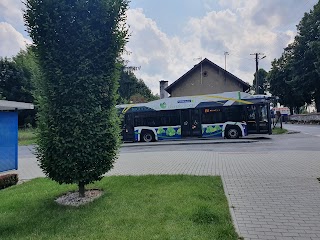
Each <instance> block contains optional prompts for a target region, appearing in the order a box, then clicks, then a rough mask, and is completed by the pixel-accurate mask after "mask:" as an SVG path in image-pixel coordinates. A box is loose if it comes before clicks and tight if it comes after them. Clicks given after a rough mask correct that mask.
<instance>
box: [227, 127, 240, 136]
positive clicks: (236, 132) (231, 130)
mask: <svg viewBox="0 0 320 240" xmlns="http://www.w3.org/2000/svg"><path fill="white" fill-rule="evenodd" d="M240 136H241V132H240V128H239V127H236V126H234V127H227V128H226V130H225V137H226V138H228V139H237V138H239V137H240Z"/></svg>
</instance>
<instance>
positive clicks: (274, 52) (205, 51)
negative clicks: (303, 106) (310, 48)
mask: <svg viewBox="0 0 320 240" xmlns="http://www.w3.org/2000/svg"><path fill="white" fill-rule="evenodd" d="M181 2H183V1H181ZM317 2H318V0H308V1H301V0H287V1H279V0H268V1H264V0H250V1H248V0H219V1H216V0H202V1H200V2H199V3H197V4H204V5H203V6H204V9H205V11H207V12H206V13H204V14H203V16H202V17H197V18H196V17H192V18H191V17H190V16H188V19H189V20H188V21H185V22H184V26H183V27H182V28H181V29H182V31H180V32H179V33H176V34H171V35H169V34H168V33H169V32H170V31H171V30H172V29H171V30H170V29H169V28H170V24H167V25H164V26H165V27H163V29H160V28H159V26H158V25H157V22H156V21H154V20H153V19H152V18H148V17H146V15H145V13H144V11H143V9H142V8H136V9H130V10H128V12H127V16H128V24H129V25H130V31H131V34H132V36H131V38H130V39H129V43H128V45H127V50H128V51H130V52H131V54H130V55H127V56H124V57H125V58H126V59H127V60H129V61H130V63H129V64H130V65H132V66H141V69H140V70H138V71H137V72H136V75H137V77H138V78H142V79H143V80H144V81H145V82H146V84H147V85H148V86H149V87H150V88H151V90H152V91H153V92H154V93H158V92H159V81H160V80H162V79H164V80H168V81H169V83H172V82H173V81H175V80H176V79H177V78H179V77H180V76H182V75H183V74H184V73H185V72H186V71H188V70H189V69H191V68H192V67H193V65H194V64H197V63H198V62H199V60H195V58H198V57H202V58H205V57H206V58H208V59H210V60H211V61H213V62H214V63H216V64H218V65H219V66H221V67H224V60H225V58H224V54H223V53H224V51H228V52H229V55H228V56H227V70H228V71H230V72H231V73H233V74H234V75H236V76H238V77H239V78H241V79H243V80H244V81H248V82H250V83H252V80H253V73H254V71H255V61H254V56H251V55H250V54H251V53H255V52H262V53H265V54H266V55H267V57H266V58H265V59H263V60H261V61H260V62H259V64H260V65H259V66H260V67H263V68H265V69H266V70H268V69H269V67H270V63H271V61H272V60H273V59H274V58H278V57H280V55H281V53H282V51H283V48H284V47H286V46H287V44H288V43H290V42H292V40H293V38H294V36H295V34H296V32H295V25H296V24H297V23H298V22H299V20H300V19H301V17H302V16H303V13H304V12H305V11H309V9H310V8H311V7H312V6H313V5H314V4H315V3H317ZM141 4H143V3H141ZM148 4H149V3H148ZM150 4H151V3H150ZM217 4H219V6H218V7H217ZM23 7H24V6H23V4H22V3H21V1H20V0H0V21H3V22H2V23H0V41H1V45H0V56H12V55H15V54H16V53H17V52H18V51H19V50H20V48H22V49H23V48H25V45H26V42H27V43H30V42H31V41H30V40H28V39H26V37H24V36H23V35H22V34H23V31H24V29H25V28H24V26H23V17H22V14H23V13H22V10H21V9H22V8H23ZM152 11H153V10H152V9H151V10H150V9H149V10H148V16H153V15H152ZM157 11H158V10H157ZM177 13H178V14H179V15H177V16H176V17H180V16H181V19H186V15H185V14H184V12H182V11H180V12H179V11H177ZM158 15H159V14H158ZM166 16H167V15H166V13H165V12H164V13H163V18H165V17H166ZM197 16H198V15H197ZM175 24H176V23H175V22H174V21H172V24H171V25H172V26H174V25H175ZM179 26H181V22H180V23H179ZM173 29H175V28H174V27H173ZM178 34H179V35H178Z"/></svg>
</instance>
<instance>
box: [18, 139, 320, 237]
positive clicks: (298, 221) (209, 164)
mask: <svg viewBox="0 0 320 240" xmlns="http://www.w3.org/2000/svg"><path fill="white" fill-rule="evenodd" d="M319 142H320V139H319V137H316V136H312V135H306V134H292V135H282V136H271V138H270V139H266V140H263V141H259V142H254V143H250V144H248V143H237V144H208V143H201V144H195V145H174V146H170V145H164V146H160V145H158V146H153V147H147V146H142V145H141V147H140V146H139V147H126V148H122V150H121V152H120V155H119V159H118V161H117V162H116V164H115V166H114V169H112V170H111V171H110V172H109V173H108V174H107V175H128V174H129V175H144V174H191V175H220V176H222V180H223V184H224V189H225V192H226V196H227V198H228V201H229V206H230V211H231V213H232V217H233V220H234V223H235V226H236V228H237V231H238V232H239V234H240V235H241V236H243V237H245V239H249V240H254V239H291V240H292V239H299V240H300V239H320V183H319V181H318V180H317V178H318V177H320V159H319V157H320V148H319ZM305 147H307V149H305ZM143 149H144V151H142V150H143ZM308 149H309V150H308ZM30 150H32V148H31V149H28V148H27V147H21V148H20V163H19V168H20V170H19V172H20V173H19V174H20V177H21V178H34V177H38V176H43V174H42V173H41V171H40V169H39V168H38V167H37V165H36V161H35V157H34V155H33V154H32V152H31V151H30Z"/></svg>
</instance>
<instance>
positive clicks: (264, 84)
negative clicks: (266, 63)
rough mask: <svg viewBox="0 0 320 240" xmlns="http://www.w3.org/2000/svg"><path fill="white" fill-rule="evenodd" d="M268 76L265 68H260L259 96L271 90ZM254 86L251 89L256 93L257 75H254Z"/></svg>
mask: <svg viewBox="0 0 320 240" xmlns="http://www.w3.org/2000/svg"><path fill="white" fill-rule="evenodd" d="M267 75H268V72H267V71H266V70H264V69H263V68H260V69H259V70H258V82H259V92H258V93H257V94H266V92H267V91H268V88H269V83H268V81H267ZM253 76H254V79H253V85H252V87H251V90H253V91H254V92H255V91H256V73H255V74H254V75H253Z"/></svg>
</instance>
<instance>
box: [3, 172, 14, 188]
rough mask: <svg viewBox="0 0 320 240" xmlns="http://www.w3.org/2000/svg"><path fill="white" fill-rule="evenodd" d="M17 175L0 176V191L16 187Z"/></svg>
mask: <svg viewBox="0 0 320 240" xmlns="http://www.w3.org/2000/svg"><path fill="white" fill-rule="evenodd" d="M18 180H19V179H18V174H15V173H14V174H6V175H2V176H0V189H4V188H7V187H10V186H12V185H16V184H17V183H18Z"/></svg>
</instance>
